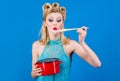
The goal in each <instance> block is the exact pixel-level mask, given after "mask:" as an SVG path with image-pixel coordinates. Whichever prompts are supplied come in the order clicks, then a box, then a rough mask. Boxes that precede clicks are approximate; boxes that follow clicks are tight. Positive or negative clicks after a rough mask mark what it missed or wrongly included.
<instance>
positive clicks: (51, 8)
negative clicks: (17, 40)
mask: <svg viewBox="0 0 120 81" xmlns="http://www.w3.org/2000/svg"><path fill="white" fill-rule="evenodd" d="M42 9H43V21H45V20H46V17H47V15H48V14H50V13H61V15H62V17H63V21H65V18H66V9H65V7H60V5H59V4H58V3H53V4H50V3H45V4H44V5H43V6H42ZM41 33H42V38H41V40H40V42H41V43H42V44H43V45H44V44H46V43H47V42H48V41H49V35H48V30H47V27H45V25H44V23H43V25H42V28H41ZM61 40H62V43H63V44H68V43H69V40H70V39H69V38H67V37H65V36H64V34H63V33H61Z"/></svg>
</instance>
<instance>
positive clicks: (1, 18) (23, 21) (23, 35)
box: [0, 0, 120, 81]
mask: <svg viewBox="0 0 120 81" xmlns="http://www.w3.org/2000/svg"><path fill="white" fill-rule="evenodd" d="M46 2H50V3H52V2H59V4H60V5H63V6H65V7H66V9H67V18H66V21H65V27H66V28H71V27H81V26H83V25H85V26H88V27H89V30H88V35H87V37H86V43H87V44H88V45H89V46H90V47H91V48H92V49H93V50H94V51H95V52H96V53H97V55H98V57H99V58H100V60H101V62H102V66H101V68H94V67H92V66H90V65H89V64H88V63H86V62H85V61H83V60H82V59H81V58H79V57H78V56H77V55H76V54H74V55H73V61H72V67H71V81H120V69H119V68H120V62H119V61H120V47H119V45H120V43H119V41H120V36H119V34H120V33H119V30H120V28H119V27H120V20H119V19H120V15H119V14H120V12H119V10H120V9H119V7H120V6H119V0H4V1H2V2H1V1H0V81H35V79H32V78H31V59H32V54H31V49H32V43H33V42H34V41H36V40H38V39H39V37H38V33H39V30H40V28H41V25H42V8H41V7H42V5H43V4H44V3H46ZM65 35H66V36H69V37H70V38H71V39H74V40H76V41H78V34H77V33H76V32H75V31H71V32H66V33H65Z"/></svg>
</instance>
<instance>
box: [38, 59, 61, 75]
mask: <svg viewBox="0 0 120 81" xmlns="http://www.w3.org/2000/svg"><path fill="white" fill-rule="evenodd" d="M36 64H37V66H38V68H39V67H40V68H41V69H42V76H47V75H53V74H57V73H59V72H60V66H59V65H60V64H61V61H59V59H57V58H47V59H42V60H39V61H38V62H37V63H36Z"/></svg>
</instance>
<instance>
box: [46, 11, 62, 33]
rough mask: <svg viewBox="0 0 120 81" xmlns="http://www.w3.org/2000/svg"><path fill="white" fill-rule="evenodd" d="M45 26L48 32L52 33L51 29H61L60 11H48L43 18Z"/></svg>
mask: <svg viewBox="0 0 120 81" xmlns="http://www.w3.org/2000/svg"><path fill="white" fill-rule="evenodd" d="M44 24H45V26H46V27H47V29H48V31H49V33H53V32H52V31H51V30H59V29H63V18H62V15H61V13H50V14H48V15H47V17H46V20H45V23H44Z"/></svg>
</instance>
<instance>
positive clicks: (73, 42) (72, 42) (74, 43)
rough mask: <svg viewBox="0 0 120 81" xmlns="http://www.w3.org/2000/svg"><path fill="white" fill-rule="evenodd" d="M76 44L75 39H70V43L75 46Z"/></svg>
mask: <svg viewBox="0 0 120 81" xmlns="http://www.w3.org/2000/svg"><path fill="white" fill-rule="evenodd" d="M77 44H78V42H77V41H75V40H70V45H72V46H75V45H77Z"/></svg>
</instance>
